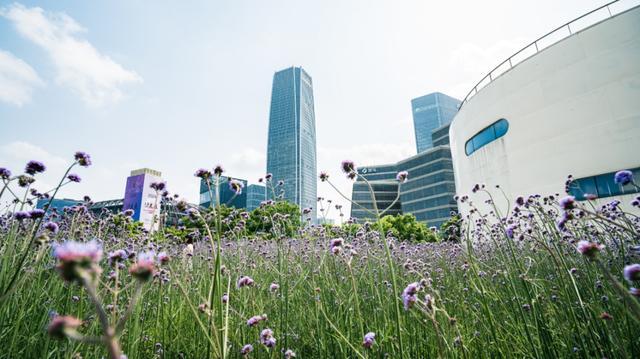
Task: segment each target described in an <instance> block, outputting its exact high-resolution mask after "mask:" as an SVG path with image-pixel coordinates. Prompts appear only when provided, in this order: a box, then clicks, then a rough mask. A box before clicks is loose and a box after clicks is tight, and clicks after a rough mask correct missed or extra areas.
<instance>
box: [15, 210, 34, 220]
mask: <svg viewBox="0 0 640 359" xmlns="http://www.w3.org/2000/svg"><path fill="white" fill-rule="evenodd" d="M13 217H14V218H15V219H17V220H18V221H22V220H25V219H27V218H31V214H30V213H29V212H25V211H17V212H16V213H14V214H13Z"/></svg>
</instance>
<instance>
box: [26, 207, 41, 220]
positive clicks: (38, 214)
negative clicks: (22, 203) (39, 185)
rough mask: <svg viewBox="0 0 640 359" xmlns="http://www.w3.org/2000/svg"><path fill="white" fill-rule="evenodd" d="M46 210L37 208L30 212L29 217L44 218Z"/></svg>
mask: <svg viewBox="0 0 640 359" xmlns="http://www.w3.org/2000/svg"><path fill="white" fill-rule="evenodd" d="M44 214H45V211H44V209H40V208H36V209H33V210H31V211H30V212H29V217H31V218H42V217H44Z"/></svg>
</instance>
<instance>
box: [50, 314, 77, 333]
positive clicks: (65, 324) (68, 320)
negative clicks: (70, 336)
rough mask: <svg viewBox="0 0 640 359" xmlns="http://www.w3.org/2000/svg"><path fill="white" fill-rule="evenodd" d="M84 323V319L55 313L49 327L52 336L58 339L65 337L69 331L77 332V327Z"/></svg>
mask: <svg viewBox="0 0 640 359" xmlns="http://www.w3.org/2000/svg"><path fill="white" fill-rule="evenodd" d="M81 325H82V320H80V319H78V318H76V317H72V316H68V315H65V316H62V315H54V317H53V319H51V322H50V323H49V326H48V327H47V332H48V333H49V335H50V336H52V337H54V338H57V339H64V337H65V336H66V334H67V333H69V332H75V330H76V328H78V327H79V326H81Z"/></svg>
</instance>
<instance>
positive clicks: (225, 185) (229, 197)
mask: <svg viewBox="0 0 640 359" xmlns="http://www.w3.org/2000/svg"><path fill="white" fill-rule="evenodd" d="M231 180H236V181H239V182H241V183H242V188H243V190H242V191H241V192H240V194H237V193H235V192H234V191H233V190H232V189H231V187H229V182H230V181H231ZM218 186H219V193H220V204H221V205H225V206H227V207H233V208H238V209H239V208H245V207H247V191H246V190H245V189H246V187H247V180H243V179H240V178H235V177H227V176H222V177H221V178H220V183H219V184H218ZM211 196H213V204H212V203H211ZM212 205H213V206H216V189H215V185H213V184H212V185H211V195H210V193H209V187H208V186H207V182H206V181H205V180H200V206H201V207H204V208H209V207H212Z"/></svg>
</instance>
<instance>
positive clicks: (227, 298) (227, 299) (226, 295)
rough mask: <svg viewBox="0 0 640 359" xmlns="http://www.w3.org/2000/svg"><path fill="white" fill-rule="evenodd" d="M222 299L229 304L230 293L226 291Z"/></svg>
mask: <svg viewBox="0 0 640 359" xmlns="http://www.w3.org/2000/svg"><path fill="white" fill-rule="evenodd" d="M221 299H222V303H224V304H227V302H229V294H227V293H224V294H223V295H222V298H221Z"/></svg>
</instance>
